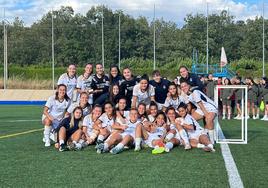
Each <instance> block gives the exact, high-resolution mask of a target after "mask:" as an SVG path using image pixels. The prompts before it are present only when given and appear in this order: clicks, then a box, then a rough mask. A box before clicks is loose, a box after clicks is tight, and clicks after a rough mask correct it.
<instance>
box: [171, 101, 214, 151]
mask: <svg viewBox="0 0 268 188" xmlns="http://www.w3.org/2000/svg"><path fill="white" fill-rule="evenodd" d="M178 113H179V116H180V118H177V119H176V127H177V129H179V127H183V128H184V129H185V130H186V131H187V133H188V136H189V139H190V143H191V146H192V147H195V148H196V147H197V148H202V149H203V150H205V151H213V152H214V151H215V150H214V148H213V144H212V143H211V141H210V140H209V137H208V135H207V131H206V130H204V129H203V128H202V127H201V126H200V125H199V123H198V122H197V121H196V120H195V119H194V118H193V117H192V116H191V115H190V114H188V113H187V105H186V104H181V105H180V106H179V108H178Z"/></svg>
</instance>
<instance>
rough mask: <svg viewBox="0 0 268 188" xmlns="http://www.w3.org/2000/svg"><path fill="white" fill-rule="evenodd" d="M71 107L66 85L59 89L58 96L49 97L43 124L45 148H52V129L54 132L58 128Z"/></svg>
mask: <svg viewBox="0 0 268 188" xmlns="http://www.w3.org/2000/svg"><path fill="white" fill-rule="evenodd" d="M69 105H70V99H69V97H68V96H67V94H66V86H65V85H64V84H60V85H58V87H57V92H56V94H55V95H53V96H51V97H49V99H48V100H47V102H46V104H45V106H44V111H43V116H42V123H43V125H44V126H45V127H44V138H43V141H44V142H45V147H49V146H50V138H49V136H50V132H51V131H52V127H53V129H54V130H55V129H57V128H58V126H59V123H60V121H61V120H62V119H63V117H64V114H65V112H66V110H67V108H68V107H69Z"/></svg>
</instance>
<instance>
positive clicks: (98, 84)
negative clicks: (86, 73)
mask: <svg viewBox="0 0 268 188" xmlns="http://www.w3.org/2000/svg"><path fill="white" fill-rule="evenodd" d="M91 88H92V89H93V102H94V104H99V105H102V104H104V102H105V100H106V99H107V98H108V93H109V78H108V77H107V76H106V75H105V74H104V70H103V66H102V64H96V74H95V75H94V76H93V78H92V83H91Z"/></svg>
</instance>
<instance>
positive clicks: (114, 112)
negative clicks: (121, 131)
mask: <svg viewBox="0 0 268 188" xmlns="http://www.w3.org/2000/svg"><path fill="white" fill-rule="evenodd" d="M107 104H110V105H111V106H112V108H113V112H112V118H113V119H114V120H115V118H116V109H115V107H114V105H113V103H112V102H111V101H106V102H105V103H104V104H103V110H102V111H103V112H104V113H106V112H105V106H106V105H107Z"/></svg>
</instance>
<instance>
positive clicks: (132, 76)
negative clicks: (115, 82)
mask: <svg viewBox="0 0 268 188" xmlns="http://www.w3.org/2000/svg"><path fill="white" fill-rule="evenodd" d="M126 69H128V70H129V71H130V72H131V78H132V79H134V75H133V74H132V71H131V69H130V68H129V67H125V68H124V69H123V72H124V70H126ZM122 77H123V79H124V80H126V78H125V77H124V75H123V74H122Z"/></svg>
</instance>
